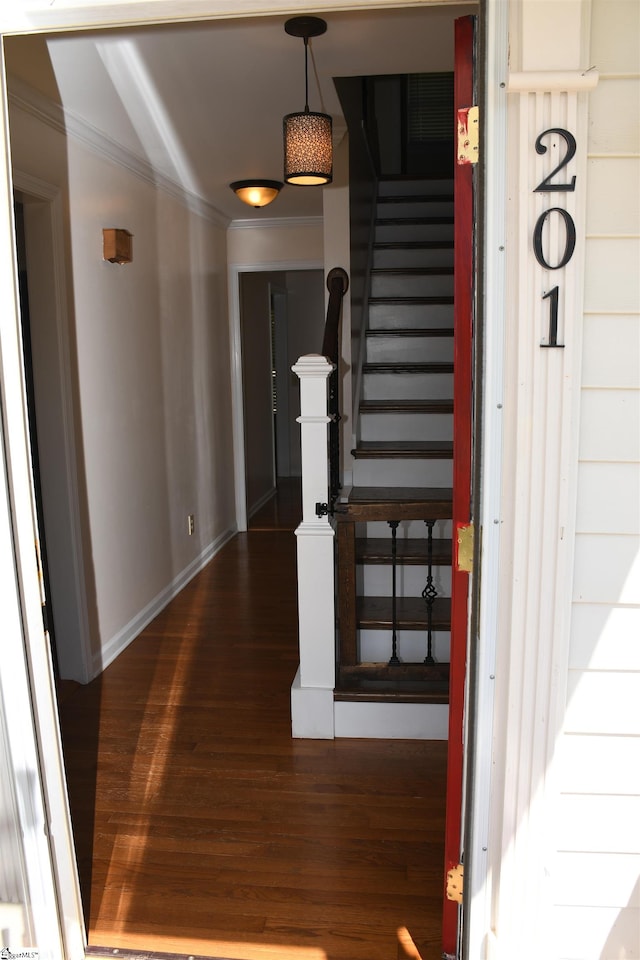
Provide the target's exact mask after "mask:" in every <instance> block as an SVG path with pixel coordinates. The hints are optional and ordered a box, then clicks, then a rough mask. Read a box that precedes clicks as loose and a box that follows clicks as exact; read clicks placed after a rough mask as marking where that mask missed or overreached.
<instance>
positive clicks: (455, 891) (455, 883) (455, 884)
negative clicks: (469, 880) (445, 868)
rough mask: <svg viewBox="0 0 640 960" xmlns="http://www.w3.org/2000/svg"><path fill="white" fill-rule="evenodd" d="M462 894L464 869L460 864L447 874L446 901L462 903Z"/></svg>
mask: <svg viewBox="0 0 640 960" xmlns="http://www.w3.org/2000/svg"><path fill="white" fill-rule="evenodd" d="M463 893H464V867H463V866H462V864H461V863H459V864H458V866H457V867H454V868H453V870H449V872H448V873H447V900H453V901H454V903H462V895H463Z"/></svg>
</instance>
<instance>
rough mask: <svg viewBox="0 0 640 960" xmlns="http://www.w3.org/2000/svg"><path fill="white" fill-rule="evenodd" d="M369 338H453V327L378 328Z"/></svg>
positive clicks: (368, 334) (368, 335) (371, 332)
mask: <svg viewBox="0 0 640 960" xmlns="http://www.w3.org/2000/svg"><path fill="white" fill-rule="evenodd" d="M366 335H367V337H373V338H375V337H452V336H453V327H378V328H377V329H376V330H367V334H366Z"/></svg>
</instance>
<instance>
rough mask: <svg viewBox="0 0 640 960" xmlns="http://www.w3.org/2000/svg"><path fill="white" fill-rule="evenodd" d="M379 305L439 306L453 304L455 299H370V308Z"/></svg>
mask: <svg viewBox="0 0 640 960" xmlns="http://www.w3.org/2000/svg"><path fill="white" fill-rule="evenodd" d="M378 303H395V304H407V305H408V306H412V305H418V306H419V305H420V304H424V305H425V306H429V305H431V306H438V305H440V304H453V297H369V305H370V306H375V305H376V304H378Z"/></svg>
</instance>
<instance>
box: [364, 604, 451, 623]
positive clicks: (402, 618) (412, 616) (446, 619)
mask: <svg viewBox="0 0 640 960" xmlns="http://www.w3.org/2000/svg"><path fill="white" fill-rule="evenodd" d="M391 603H392V601H391V597H358V599H357V602H356V623H357V625H358V627H359V628H360V629H361V630H391V628H392V617H391V612H392V611H391ZM432 627H433V629H434V630H450V629H451V600H450V599H449V598H448V597H438V598H437V599H436V600H434V602H433V619H432ZM396 628H397V629H398V630H426V628H427V605H426V603H425V601H424V600H423V599H422V597H398V598H397V600H396Z"/></svg>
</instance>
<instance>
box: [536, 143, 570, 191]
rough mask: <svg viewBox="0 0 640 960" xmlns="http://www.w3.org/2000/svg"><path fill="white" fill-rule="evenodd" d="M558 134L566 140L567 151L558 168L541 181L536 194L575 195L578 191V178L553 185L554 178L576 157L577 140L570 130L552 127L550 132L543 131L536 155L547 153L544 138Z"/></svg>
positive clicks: (537, 144)
mask: <svg viewBox="0 0 640 960" xmlns="http://www.w3.org/2000/svg"><path fill="white" fill-rule="evenodd" d="M554 133H558V134H560V136H561V137H562V139H563V140H564V142H565V143H566V145H567V150H566V153H565V155H564V157H563V158H562V160H561V161H560V163H559V164H558V166H557V167H554V169H553V170H552V171H551V173H550V174H549V176H548V177H545V178H544V180H541V181H540V183H539V184H538V186H537V187H536V188H535V190H534V191H533V192H534V193H555V192H556V191H562V192H566V193H573V192H574V191H575V189H576V178H575V176H573V177H572V178H571V182H570V183H552V182H551V179H552V177H555V175H556V173H558V172H559V171H560V170H562V168H563V167H566V166H567V164H568V163H570V162H571V161H572V160H573V158H574V157H575V155H576V149H577V145H576V138H575V137H574V136H573V134H572V133H569V131H568V130H563V128H562V127H550V128H549V129H548V130H543V131H542V133H541V134H540V135H539V137H538V138H537V140H536V153H538V154H540V155H541V156H542V154H545V153H546V152H547V147H545V145H544V144H543V142H542V139H543V137H546V136H547V135H548V134H554Z"/></svg>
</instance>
